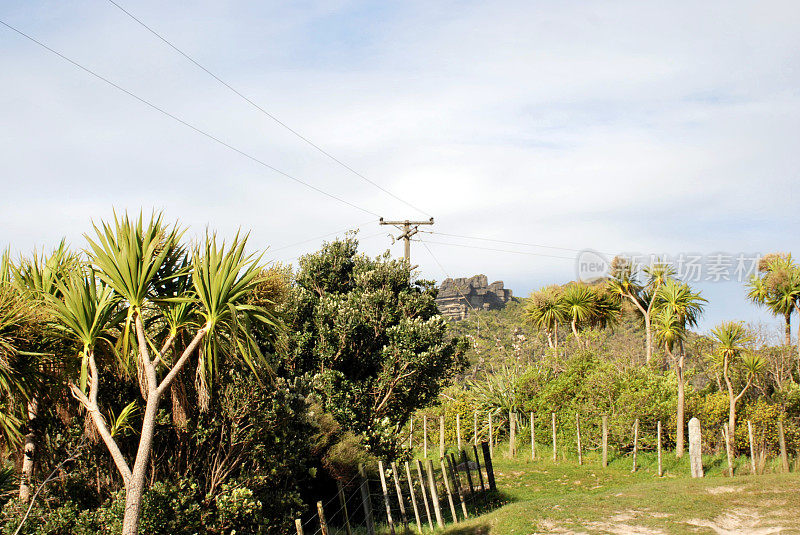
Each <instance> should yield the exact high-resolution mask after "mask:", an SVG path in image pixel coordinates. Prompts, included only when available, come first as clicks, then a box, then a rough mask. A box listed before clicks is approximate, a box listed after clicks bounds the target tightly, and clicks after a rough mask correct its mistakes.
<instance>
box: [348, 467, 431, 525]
mask: <svg viewBox="0 0 800 535" xmlns="http://www.w3.org/2000/svg"><path fill="white" fill-rule="evenodd" d="M406 480H408V493H409V494H410V495H411V507H413V508H414V520H416V521H417V531H419V532H420V533H422V520H421V519H420V516H419V507H417V497H416V496H415V495H414V480H413V479H411V467H410V466H409V465H408V461H406ZM422 490H423V491H424V490H425V488H424V486H423V489H422ZM431 529H433V525H432V524H431ZM347 535H350V534H349V533H348V534H347Z"/></svg>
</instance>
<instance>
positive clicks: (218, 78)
mask: <svg viewBox="0 0 800 535" xmlns="http://www.w3.org/2000/svg"><path fill="white" fill-rule="evenodd" d="M108 1H109V2H110V3H111V4H113V5H114V6H116V7H117V8H118V9H119V10H120V11H122V12H123V13H125V14H126V15H128V16H129V17H130V18H131V19H133V20H134V21H136V22H137V23H138V24H139V25H140V26H142V27H143V28H144V29H146V30H147V31H148V32H150V33H152V34H153V35H154V36H156V37H157V38H158V39H160V40H161V41H163V42H164V43H165V44H166V45H167V46H169V47H170V48H172V49H173V50H174V51H175V52H177V53H178V54H180V55H181V56H183V57H184V58H186V59H187V60H189V61H191V62H192V63H193V64H194V65H195V66H197V67H198V68H199V69H201V70H202V71H204V72H205V73H206V74H208V75H209V76H211V77H212V78H214V79H215V80H216V81H217V82H219V83H220V84H222V85H224V86H225V87H227V88H228V89H229V90H230V91H232V92H233V93H234V94H235V95H237V96H239V97H240V98H242V99H243V100H245V101H246V102H247V103H248V104H250V105H251V106H252V107H254V108H255V109H257V110H258V111H260V112H261V113H263V114H264V115H266V116H267V117H269V118H270V119H272V120H273V121H275V122H276V123H277V124H279V125H280V126H282V127H283V128H285V129H286V130H288V131H289V132H291V133H292V134H294V135H295V136H296V137H297V138H299V139H301V140H302V141H304V142H305V143H307V144H308V145H310V146H311V147H313V148H314V149H316V150H317V151H318V152H319V153H321V154H323V155H324V156H326V157H327V158H329V159H330V160H332V161H334V162H336V163H337V164H339V165H340V166H342V167H344V168H345V169H347V170H348V171H350V172H351V173H353V174H354V175H356V176H357V177H359V178H361V179H362V180H364V181H366V182H368V183H369V184H371V185H373V186H375V187H376V188H378V189H379V190H381V191H382V192H384V193H386V194H387V195H389V196H390V197H392V198H394V199H395V200H398V201H400V202H401V203H403V204H405V205H406V206H409V207H411V208H413V209H414V210H417V211H418V212H421V213H423V214H425V215H427V216H430V214H429V213H427V212H426V211H425V210H423V209H421V208H418V207H416V206H414V205H413V204H411V203H410V202H408V201H406V200H404V199H402V198H400V197H398V196H397V195H395V194H394V193H392V192H391V191H389V190H388V189H386V188H384V187H383V186H381V185H380V184H378V183H377V182H375V181H373V180H370V179H369V178H367V177H366V176H364V175H363V174H361V173H359V172H358V171H356V170H355V169H353V168H352V167H350V166H349V165H347V164H346V163H344V162H343V161H341V160H340V159H338V158H336V157H335V156H334V155H333V154H331V153H330V152H328V151H326V150H325V149H323V148H322V147H320V146H319V145H317V144H316V143H314V142H313V141H311V140H310V139H309V138H307V137H305V136H304V135H302V134H301V133H300V132H298V131H297V130H295V129H293V128H292V127H290V126H289V125H288V124H286V123H284V122H283V121H281V120H280V119H278V118H277V117H276V116H275V115H273V114H272V113H270V112H268V111H267V110H266V109H264V108H263V107H262V106H260V105H259V104H257V103H256V102H254V101H253V100H252V99H250V98H249V97H247V96H245V95H244V94H242V93H241V92H240V91H239V90H237V89H236V88H235V87H233V86H232V85H230V84H229V83H228V82H226V81H225V80H223V79H222V78H220V77H219V76H217V75H216V74H214V73H213V72H211V71H210V70H209V69H207V68H206V67H205V66H203V65H202V64H200V63H199V62H198V61H197V60H195V59H194V58H193V57H191V56H190V55H189V54H187V53H186V52H184V51H183V50H181V49H180V48H178V47H177V46H176V45H174V44H173V43H172V42H171V41H169V40H168V39H167V38H165V37H164V36H163V35H161V34H159V33H158V32H157V31H155V30H154V29H153V28H151V27H150V26H148V25H147V24H145V23H144V22H143V21H142V20H141V19H139V18H138V17H136V16H135V15H134V14H133V13H131V12H130V11H128V10H127V9H125V8H124V7H122V6H121V5H119V4H118V3H117V2H115V1H114V0H108Z"/></svg>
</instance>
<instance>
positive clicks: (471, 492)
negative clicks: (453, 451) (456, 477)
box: [456, 450, 475, 497]
mask: <svg viewBox="0 0 800 535" xmlns="http://www.w3.org/2000/svg"><path fill="white" fill-rule="evenodd" d="M461 463H462V464H463V465H464V469H465V470H466V471H467V484H468V485H469V495H470V497H472V496H475V485H473V484H472V470H470V468H469V457H467V452H466V450H461ZM456 468H458V466H456Z"/></svg>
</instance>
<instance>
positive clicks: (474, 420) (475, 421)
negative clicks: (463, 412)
mask: <svg viewBox="0 0 800 535" xmlns="http://www.w3.org/2000/svg"><path fill="white" fill-rule="evenodd" d="M472 445H473V446H477V445H478V411H475V413H474V414H473V415H472Z"/></svg>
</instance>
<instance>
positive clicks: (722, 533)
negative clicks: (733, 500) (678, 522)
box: [684, 509, 786, 535]
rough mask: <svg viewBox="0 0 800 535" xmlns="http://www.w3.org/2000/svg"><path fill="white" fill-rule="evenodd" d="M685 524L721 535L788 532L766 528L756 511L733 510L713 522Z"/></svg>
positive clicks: (779, 527)
mask: <svg viewBox="0 0 800 535" xmlns="http://www.w3.org/2000/svg"><path fill="white" fill-rule="evenodd" d="M684 523H686V524H689V525H692V526H698V527H703V528H709V529H711V530H712V531H714V533H718V534H719V535H745V534H747V535H769V534H770V533H782V532H783V531H785V530H786V528H785V527H782V526H765V525H764V519H763V518H762V517H761V516H760V515H759V514H758V512H757V511H756V510H755V509H733V510H730V511H726V512H724V513H723V514H721V515H719V516H717V517H716V518H714V519H713V520H701V519H696V520H685V521H684Z"/></svg>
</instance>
